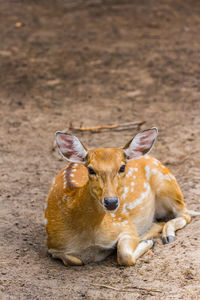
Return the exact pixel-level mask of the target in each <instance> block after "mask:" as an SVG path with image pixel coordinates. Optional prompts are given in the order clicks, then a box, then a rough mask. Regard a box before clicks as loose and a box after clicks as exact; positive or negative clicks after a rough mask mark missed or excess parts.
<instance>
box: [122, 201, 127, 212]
mask: <svg viewBox="0 0 200 300" xmlns="http://www.w3.org/2000/svg"><path fill="white" fill-rule="evenodd" d="M122 213H123V214H126V213H127V203H124V205H123V210H122Z"/></svg>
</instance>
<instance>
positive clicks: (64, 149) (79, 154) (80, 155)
mask: <svg viewBox="0 0 200 300" xmlns="http://www.w3.org/2000/svg"><path fill="white" fill-rule="evenodd" d="M56 143H57V145H58V148H59V150H60V153H61V154H62V156H63V157H64V158H65V159H67V160H68V161H70V162H75V163H82V164H84V163H85V162H86V158H87V153H88V152H87V149H86V148H85V147H84V146H83V144H82V143H81V142H80V141H79V139H78V138H77V137H76V136H74V135H71V134H69V133H64V132H62V131H57V132H56Z"/></svg>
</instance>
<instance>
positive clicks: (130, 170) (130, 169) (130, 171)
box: [126, 168, 133, 178]
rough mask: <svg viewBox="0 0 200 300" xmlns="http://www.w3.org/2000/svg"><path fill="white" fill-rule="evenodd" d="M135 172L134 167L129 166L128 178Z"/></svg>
mask: <svg viewBox="0 0 200 300" xmlns="http://www.w3.org/2000/svg"><path fill="white" fill-rule="evenodd" d="M132 174H133V168H129V170H128V173H127V174H126V178H129V177H130V176H131V175H132Z"/></svg>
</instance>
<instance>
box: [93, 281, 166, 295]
mask: <svg viewBox="0 0 200 300" xmlns="http://www.w3.org/2000/svg"><path fill="white" fill-rule="evenodd" d="M91 285H94V286H98V287H103V288H106V289H111V290H114V291H117V292H133V290H134V289H135V290H140V291H143V292H148V293H150V292H154V293H162V291H160V290H155V289H146V288H140V287H137V286H125V287H124V288H125V289H118V288H115V287H113V286H110V285H105V284H97V283H91ZM126 288H131V289H133V290H126Z"/></svg>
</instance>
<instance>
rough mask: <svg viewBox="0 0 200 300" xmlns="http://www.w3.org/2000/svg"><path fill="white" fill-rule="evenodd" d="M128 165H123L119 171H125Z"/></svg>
mask: <svg viewBox="0 0 200 300" xmlns="http://www.w3.org/2000/svg"><path fill="white" fill-rule="evenodd" d="M125 167H126V165H122V166H121V167H120V169H119V171H118V173H124V172H125Z"/></svg>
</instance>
